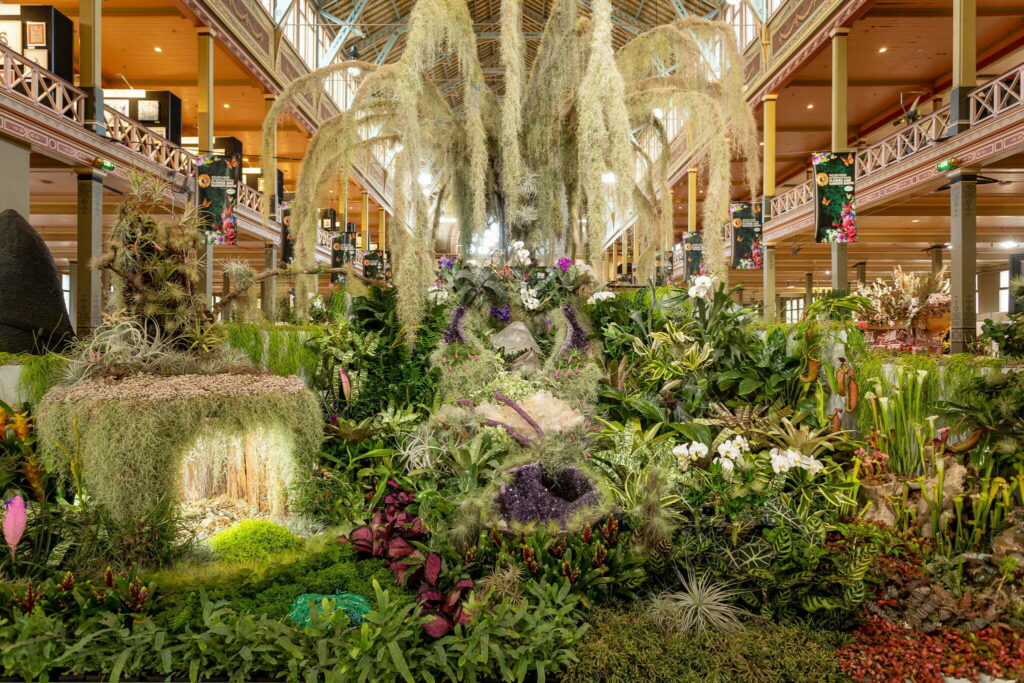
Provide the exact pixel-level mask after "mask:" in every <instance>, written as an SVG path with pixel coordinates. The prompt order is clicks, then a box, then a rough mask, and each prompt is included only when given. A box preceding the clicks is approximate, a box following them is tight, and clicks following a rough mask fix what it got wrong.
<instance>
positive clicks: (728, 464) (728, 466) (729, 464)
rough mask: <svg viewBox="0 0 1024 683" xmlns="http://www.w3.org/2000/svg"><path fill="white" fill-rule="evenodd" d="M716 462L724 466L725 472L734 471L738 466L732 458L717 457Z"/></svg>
mask: <svg viewBox="0 0 1024 683" xmlns="http://www.w3.org/2000/svg"><path fill="white" fill-rule="evenodd" d="M715 462H717V463H718V464H719V465H721V466H722V471H723V472H732V471H733V469H734V468H735V467H736V463H735V462H733V461H732V460H731V459H730V458H715Z"/></svg>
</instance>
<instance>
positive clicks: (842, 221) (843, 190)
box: [811, 152, 857, 243]
mask: <svg viewBox="0 0 1024 683" xmlns="http://www.w3.org/2000/svg"><path fill="white" fill-rule="evenodd" d="M855 162H856V156H855V155H854V153H853V152H838V153H837V152H818V153H816V154H813V155H811V163H812V164H813V166H814V226H815V233H814V240H815V241H816V242H839V243H842V242H856V241H857V211H856V203H855V201H854V181H855V173H856V163H855Z"/></svg>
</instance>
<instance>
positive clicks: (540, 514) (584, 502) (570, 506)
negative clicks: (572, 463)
mask: <svg viewBox="0 0 1024 683" xmlns="http://www.w3.org/2000/svg"><path fill="white" fill-rule="evenodd" d="M509 478H510V481H509V483H507V484H505V485H504V486H502V487H501V490H500V491H499V492H498V495H497V497H496V499H495V500H496V502H497V504H498V510H499V512H500V513H501V517H502V519H503V520H505V523H507V524H511V523H514V522H517V523H520V524H528V523H531V522H552V521H554V522H558V523H559V525H562V526H564V525H565V522H566V521H568V519H569V518H570V517H572V516H573V515H574V514H575V513H577V512H579V511H580V510H582V509H584V508H587V507H590V506H593V505H597V504H598V503H600V502H601V494H600V493H599V492H598V490H597V488H596V487H595V486H594V483H593V482H592V481H590V479H589V478H587V476H586V475H585V474H583V472H581V471H580V470H579V469H578V468H576V467H566V468H565V469H563V470H561V471H559V472H556V473H548V472H545V471H544V468H543V467H541V464H540V463H539V462H534V463H530V464H529V465H522V466H520V467H516V468H515V469H513V470H510V471H509Z"/></svg>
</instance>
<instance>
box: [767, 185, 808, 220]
mask: <svg viewBox="0 0 1024 683" xmlns="http://www.w3.org/2000/svg"><path fill="white" fill-rule="evenodd" d="M813 199H814V188H813V187H811V181H810V180H807V181H805V182H803V183H800V184H799V185H797V186H796V187H794V188H793V189H791V190H789V191H787V192H783V193H782V194H780V195H776V196H775V197H772V213H771V217H772V218H777V217H779V216H781V215H783V214H785V213H789V212H790V211H792V210H794V209H797V208H799V207H801V206H803V205H804V204H807V203H809V202H810V201H811V200H813Z"/></svg>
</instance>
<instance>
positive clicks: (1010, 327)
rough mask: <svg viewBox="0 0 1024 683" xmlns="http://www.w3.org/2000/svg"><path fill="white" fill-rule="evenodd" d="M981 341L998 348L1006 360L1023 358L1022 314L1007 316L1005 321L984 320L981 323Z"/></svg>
mask: <svg viewBox="0 0 1024 683" xmlns="http://www.w3.org/2000/svg"><path fill="white" fill-rule="evenodd" d="M981 335H982V336H981V340H982V341H990V342H993V343H995V344H996V346H998V347H999V353H1000V354H1001V355H1003V356H1006V357H1007V358H1024V314H1021V313H1017V314H1011V315H1009V316H1007V319H1006V321H1003V322H997V321H995V320H991V319H986V320H984V321H983V322H982V323H981Z"/></svg>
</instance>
